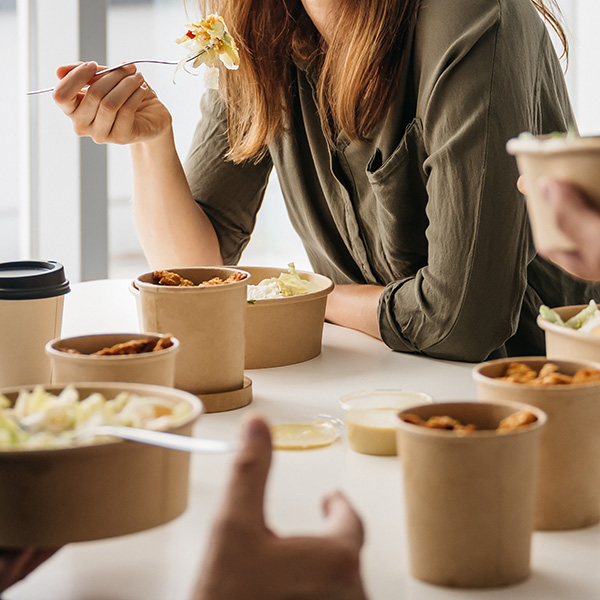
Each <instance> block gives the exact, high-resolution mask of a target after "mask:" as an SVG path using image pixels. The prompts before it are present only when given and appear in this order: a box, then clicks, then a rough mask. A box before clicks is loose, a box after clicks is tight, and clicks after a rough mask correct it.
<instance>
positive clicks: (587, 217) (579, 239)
mask: <svg viewBox="0 0 600 600" xmlns="http://www.w3.org/2000/svg"><path fill="white" fill-rule="evenodd" d="M542 186H543V187H542V193H543V194H544V198H545V199H546V201H547V203H548V207H549V208H550V210H551V211H552V212H553V214H554V218H555V219H556V223H557V225H558V226H559V228H560V229H561V230H562V231H563V232H564V233H565V235H566V236H567V237H569V238H570V239H571V240H573V242H574V243H575V244H576V245H577V248H576V250H573V251H570V252H565V251H561V250H544V249H543V248H542V249H540V250H539V252H540V254H541V255H542V256H544V257H545V258H547V259H548V260H551V261H552V262H554V263H556V264H557V265H558V266H559V267H562V268H563V269H565V271H568V272H569V273H571V274H573V275H575V276H576V277H580V278H581V279H589V280H593V281H599V280H600V214H599V213H598V212H597V211H596V210H594V209H592V208H590V207H589V205H588V204H587V202H586V200H585V198H584V197H583V195H582V194H581V193H580V192H579V191H578V190H577V189H576V188H574V187H573V186H571V185H569V184H566V183H562V182H559V181H554V180H547V181H545V182H544V183H543V184H542Z"/></svg>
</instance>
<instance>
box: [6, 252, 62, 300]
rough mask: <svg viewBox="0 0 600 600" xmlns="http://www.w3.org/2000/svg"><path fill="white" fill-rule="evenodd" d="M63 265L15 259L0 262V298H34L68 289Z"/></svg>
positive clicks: (49, 296)
mask: <svg viewBox="0 0 600 600" xmlns="http://www.w3.org/2000/svg"><path fill="white" fill-rule="evenodd" d="M69 289H70V288H69V282H68V280H67V279H66V278H65V269H64V267H63V266H62V265H61V264H60V263H57V262H54V261H46V260H16V261H13V262H5V263H0V300H35V299H38V298H52V297H54V296H62V295H63V294H66V293H67V292H68V291H69Z"/></svg>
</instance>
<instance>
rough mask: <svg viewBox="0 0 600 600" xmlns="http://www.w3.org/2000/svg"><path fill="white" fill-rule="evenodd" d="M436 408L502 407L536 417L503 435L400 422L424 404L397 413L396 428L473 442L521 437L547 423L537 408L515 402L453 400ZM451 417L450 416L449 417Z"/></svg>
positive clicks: (485, 430)
mask: <svg viewBox="0 0 600 600" xmlns="http://www.w3.org/2000/svg"><path fill="white" fill-rule="evenodd" d="M435 404H436V407H439V408H440V409H443V408H444V407H448V408H450V409H451V408H452V407H456V406H463V405H465V404H474V405H477V406H481V407H484V406H489V405H492V406H504V407H507V408H512V409H513V410H514V412H517V411H520V410H526V411H528V412H531V413H533V414H534V415H535V416H536V417H537V420H536V421H534V422H533V423H529V424H528V425H524V426H523V427H518V428H515V429H511V430H510V431H505V432H503V433H499V432H498V431H497V430H496V429H476V430H475V431H469V432H468V433H461V432H458V433H457V432H456V431H451V430H447V429H434V428H432V427H423V426H421V425H415V424H414V423H407V422H406V421H403V420H402V415H404V414H406V413H409V412H410V411H411V410H415V409H418V408H422V407H425V406H427V407H429V406H430V405H429V404H424V405H422V406H413V407H410V408H407V409H406V410H401V411H399V412H398V415H397V421H396V428H397V429H399V430H401V431H407V432H409V433H410V432H412V433H415V432H417V431H418V432H419V433H420V434H421V435H430V436H435V437H439V438H442V439H448V440H451V439H455V440H457V443H458V441H462V442H464V441H468V440H473V439H479V440H480V439H482V438H490V439H493V438H498V437H503V438H504V437H507V436H513V435H522V434H524V433H527V432H529V431H531V430H532V429H537V428H539V427H543V426H544V425H545V424H546V421H547V416H546V413H545V412H544V411H543V410H542V409H540V408H538V407H537V406H532V405H530V404H527V403H525V402H515V401H513V400H464V401H462V402H461V401H460V400H453V401H450V402H436V403H435ZM449 416H452V415H449Z"/></svg>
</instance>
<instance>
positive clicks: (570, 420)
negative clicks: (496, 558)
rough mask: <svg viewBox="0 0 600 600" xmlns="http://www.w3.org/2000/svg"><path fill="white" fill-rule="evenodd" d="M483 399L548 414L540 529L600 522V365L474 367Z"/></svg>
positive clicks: (532, 361) (553, 362)
mask: <svg viewBox="0 0 600 600" xmlns="http://www.w3.org/2000/svg"><path fill="white" fill-rule="evenodd" d="M473 378H474V380H475V383H476V385H477V397H478V399H479V400H482V401H490V400H509V401H517V402H522V403H525V404H528V405H530V406H533V407H537V408H539V409H541V410H543V411H544V412H545V413H546V415H547V417H548V421H547V425H546V427H545V429H544V431H543V433H542V440H541V447H540V461H539V479H538V488H537V500H536V518H535V526H536V529H545V530H559V529H561V530H562V529H576V528H580V527H586V526H589V525H594V524H595V523H598V522H599V521H600V436H599V435H598V431H600V363H594V362H589V361H574V360H561V359H550V358H546V357H523V358H503V359H499V360H492V361H488V362H484V363H481V364H479V365H477V366H476V367H475V368H474V369H473Z"/></svg>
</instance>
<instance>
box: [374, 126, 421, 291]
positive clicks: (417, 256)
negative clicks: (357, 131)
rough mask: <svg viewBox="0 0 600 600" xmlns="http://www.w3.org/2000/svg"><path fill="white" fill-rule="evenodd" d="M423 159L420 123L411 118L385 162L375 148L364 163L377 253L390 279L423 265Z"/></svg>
mask: <svg viewBox="0 0 600 600" xmlns="http://www.w3.org/2000/svg"><path fill="white" fill-rule="evenodd" d="M425 158H426V153H425V149H424V145H423V128H422V124H421V120H420V119H417V118H415V119H413V120H412V121H411V122H410V123H409V125H408V126H407V128H406V130H405V132H404V136H403V137H402V139H401V140H400V143H399V144H398V146H397V147H396V148H395V150H394V151H393V152H392V153H391V154H390V156H389V157H388V158H387V159H386V160H385V162H382V159H381V152H380V151H379V150H377V151H376V152H375V153H374V155H373V156H372V157H371V160H370V161H369V164H368V165H367V178H368V180H369V182H370V184H371V188H372V190H373V195H374V198H375V210H374V220H375V224H376V226H377V228H378V231H379V236H378V240H379V244H380V253H381V254H382V255H383V256H384V257H385V260H386V262H387V264H388V268H389V270H390V273H391V276H392V278H393V279H397V278H401V277H408V276H410V275H413V274H414V273H416V272H417V271H418V269H420V268H421V267H423V266H425V265H426V264H427V238H426V236H425V231H426V230H427V226H428V225H429V220H428V219H427V215H426V210H425V209H426V206H427V198H428V196H427V189H426V182H427V176H426V175H425V172H424V171H423V162H424V160H425Z"/></svg>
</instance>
